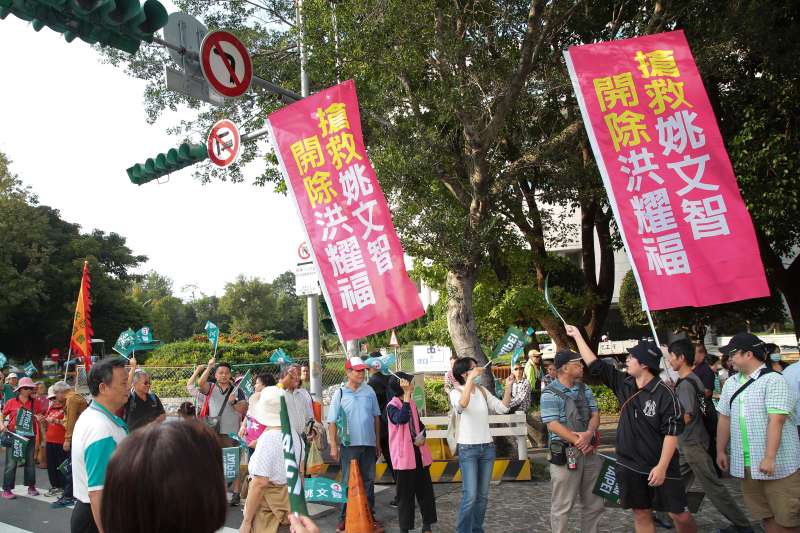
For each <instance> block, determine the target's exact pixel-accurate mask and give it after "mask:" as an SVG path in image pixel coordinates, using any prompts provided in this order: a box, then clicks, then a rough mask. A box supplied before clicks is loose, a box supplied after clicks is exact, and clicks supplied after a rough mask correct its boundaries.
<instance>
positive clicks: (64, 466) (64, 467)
mask: <svg viewBox="0 0 800 533" xmlns="http://www.w3.org/2000/svg"><path fill="white" fill-rule="evenodd" d="M58 471H59V472H61V473H62V474H63V475H64V477H67V476H70V475H71V474H72V461H71V460H70V459H64V462H63V463H61V464H60V465H58Z"/></svg>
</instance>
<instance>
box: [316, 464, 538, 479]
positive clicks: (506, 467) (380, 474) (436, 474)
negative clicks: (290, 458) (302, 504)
mask: <svg viewBox="0 0 800 533" xmlns="http://www.w3.org/2000/svg"><path fill="white" fill-rule="evenodd" d="M320 475H322V476H325V477H328V478H331V479H335V480H337V481H341V477H342V475H341V470H340V467H339V465H338V464H325V465H324V469H323V471H322V472H320ZM431 480H432V481H433V482H434V483H461V469H460V468H459V467H458V461H434V462H433V463H431ZM530 480H531V463H530V461H528V460H524V461H520V460H518V459H495V461H494V467H493V468H492V481H530ZM375 483H394V481H393V480H392V476H391V474H390V473H389V469H388V466H387V464H386V463H377V464H376V465H375Z"/></svg>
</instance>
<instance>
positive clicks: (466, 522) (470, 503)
mask: <svg viewBox="0 0 800 533" xmlns="http://www.w3.org/2000/svg"><path fill="white" fill-rule="evenodd" d="M481 374H483V368H481V367H479V366H478V363H477V361H475V359H473V358H471V357H462V358H461V359H459V360H458V361H456V362H455V364H454V365H453V377H454V378H455V379H456V381H457V382H458V384H457V385H456V386H455V387H454V388H453V390H451V391H450V403H451V404H452V406H453V409H454V410H455V411H456V413H459V422H458V435H457V441H458V465H459V467H460V468H461V511H460V512H459V516H458V527H457V529H456V531H457V533H483V519H484V516H485V515H486V504H487V501H488V496H489V482H490V481H491V480H492V467H493V465H494V458H495V450H494V443H493V442H492V437H491V435H490V434H489V413H497V414H505V413H507V412H508V404H509V403H510V402H511V385H512V384H513V383H514V376H513V375H511V376H509V377H508V380H507V381H506V390H505V394H504V395H503V401H502V402H501V401H500V400H498V399H497V398H496V397H495V396H493V395H492V393H491V392H489V391H487V390H486V389H485V388H484V387H482V386H481V385H480V384H479V383H477V380H479V379H480V376H481Z"/></svg>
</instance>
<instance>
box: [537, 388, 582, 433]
mask: <svg viewBox="0 0 800 533" xmlns="http://www.w3.org/2000/svg"><path fill="white" fill-rule="evenodd" d="M545 390H546V391H548V392H550V393H552V394H555V395H556V396H558V397H559V398H561V399H562V400H564V411H565V415H566V417H567V424H566V425H567V428H569V429H570V430H571V431H586V429H587V428H588V427H589V420H590V419H591V418H592V412H591V409H589V402H588V401H587V400H586V385H585V384H584V383H583V382H579V383H578V397H577V399H576V398H573V397H572V396H570V395H568V394H566V393H564V392H563V391H560V390H558V389H557V388H555V387H553V384H552V383H551V384H550V385H548V386H547V387H546V388H545Z"/></svg>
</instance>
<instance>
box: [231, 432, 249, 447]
mask: <svg viewBox="0 0 800 533" xmlns="http://www.w3.org/2000/svg"><path fill="white" fill-rule="evenodd" d="M228 436H229V437H230V438H231V440H232V441H233V442H235V443H236V444H238V445H239V448H244V449H245V450H246V449H247V443H246V442H245V441H244V439H243V438H242V437H240V436H239V435H238V434H236V433H228Z"/></svg>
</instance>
